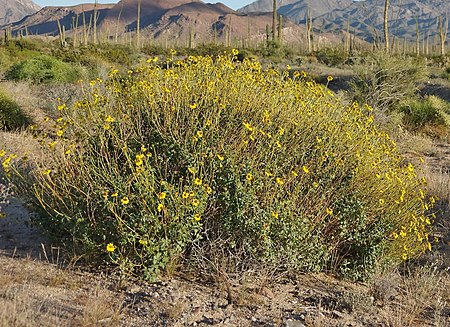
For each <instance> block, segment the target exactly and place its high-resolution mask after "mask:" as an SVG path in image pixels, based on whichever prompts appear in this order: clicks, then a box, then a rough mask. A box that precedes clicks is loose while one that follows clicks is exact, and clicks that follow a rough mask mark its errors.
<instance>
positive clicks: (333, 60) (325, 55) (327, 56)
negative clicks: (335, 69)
mask: <svg viewBox="0 0 450 327" xmlns="http://www.w3.org/2000/svg"><path fill="white" fill-rule="evenodd" d="M314 55H315V56H316V58H317V60H318V61H319V62H321V63H323V64H325V65H329V66H338V65H343V64H344V63H345V62H346V60H347V58H348V54H347V52H346V51H344V49H343V48H342V47H338V46H335V47H328V48H323V49H320V50H317V51H316V52H315V53H314Z"/></svg>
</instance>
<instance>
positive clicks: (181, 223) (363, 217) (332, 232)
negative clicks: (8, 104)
mask: <svg viewBox="0 0 450 327" xmlns="http://www.w3.org/2000/svg"><path fill="white" fill-rule="evenodd" d="M234 54H236V51H234ZM168 60H169V61H170V59H168ZM163 67H164V68H163ZM167 67H170V68H167ZM58 109H59V111H60V113H61V116H60V117H59V118H57V119H56V121H55V122H54V124H55V129H54V130H51V131H50V130H47V131H45V134H40V135H37V137H39V139H40V142H41V144H42V148H41V151H42V155H41V156H37V157H38V158H45V160H43V161H39V162H21V161H18V162H16V161H15V159H14V158H13V157H12V156H14V154H9V155H5V159H4V160H3V168H4V169H6V170H7V171H8V172H9V175H10V176H11V178H12V179H13V180H14V181H15V184H17V185H18V188H19V189H20V190H21V192H22V193H23V194H27V195H28V196H29V197H30V199H31V200H33V201H34V203H35V204H36V205H37V207H38V208H40V211H41V213H42V217H40V218H39V219H38V220H36V223H38V224H40V225H41V227H43V228H44V229H45V230H47V231H48V232H49V233H50V234H51V235H53V236H55V237H56V238H57V239H58V240H59V241H61V242H63V243H65V244H69V245H71V246H72V247H73V249H74V250H75V251H76V252H78V253H82V254H85V255H86V256H87V255H88V254H89V255H91V256H92V255H94V257H97V258H100V259H102V258H103V259H104V260H109V261H111V262H113V263H115V264H117V265H118V266H119V267H120V268H121V269H123V270H125V271H127V272H134V273H140V274H143V275H144V276H146V277H147V278H153V277H154V276H156V275H157V274H158V273H160V272H161V271H163V270H165V269H167V268H168V267H174V266H175V264H176V263H178V262H180V261H179V260H180V259H185V260H189V259H190V258H193V257H196V258H197V259H198V257H199V256H195V254H196V253H202V254H203V255H204V256H203V260H204V262H203V264H205V263H207V262H214V261H216V259H218V258H216V257H214V256H215V255H216V254H217V253H218V252H217V251H215V248H216V247H217V246H218V244H220V246H221V250H222V252H223V253H229V254H230V255H231V254H232V257H235V258H237V262H239V263H240V264H241V265H243V266H245V265H246V264H248V263H249V262H253V260H256V262H260V263H264V264H270V265H273V267H283V268H284V269H300V270H311V271H321V270H332V271H334V272H338V273H344V274H346V275H347V276H351V277H354V278H364V277H365V276H367V275H368V274H370V273H371V271H372V270H373V268H374V267H375V266H376V265H377V264H385V265H392V264H397V263H400V262H402V261H403V260H407V259H409V258H414V257H416V256H418V255H420V254H421V253H422V252H424V251H425V250H426V249H428V248H429V247H430V244H429V242H428V237H427V233H428V229H429V227H428V225H429V224H430V221H429V219H428V218H427V217H426V216H425V213H424V212H425V209H427V208H428V204H427V202H426V201H425V199H424V198H425V189H424V187H425V185H424V181H423V180H422V179H420V178H418V177H417V175H416V170H415V168H414V167H413V166H412V165H407V166H402V165H401V164H400V162H401V160H400V157H399V155H398V152H397V150H396V146H395V142H393V141H392V140H391V139H390V138H389V137H388V135H387V134H385V133H383V132H381V131H379V130H377V128H376V127H375V126H374V124H373V116H372V111H371V108H370V107H367V106H364V107H360V106H358V105H357V104H356V103H355V104H352V105H349V106H345V105H343V104H342V103H341V101H340V100H339V99H338V98H337V97H335V96H334V94H333V93H332V92H331V91H329V90H327V89H326V88H325V87H324V86H322V85H319V84H316V83H314V82H312V81H306V80H304V79H303V77H302V75H301V74H300V73H296V74H295V75H294V76H293V77H292V78H290V77H289V74H288V72H279V71H278V70H275V69H268V70H263V69H262V68H261V64H260V63H259V62H257V61H253V60H244V61H243V62H242V63H241V62H239V61H236V60H235V58H232V56H223V55H222V56H218V57H214V58H212V57H208V56H207V57H194V56H191V57H189V58H187V59H186V60H184V61H177V62H175V63H174V64H173V65H172V66H170V65H167V64H166V62H165V61H163V62H162V63H161V64H160V63H159V61H158V60H157V58H153V59H152V58H151V59H149V60H148V63H146V64H145V65H142V66H140V67H138V68H137V69H135V70H134V71H129V73H128V75H125V76H121V75H119V74H118V73H117V71H116V70H114V71H112V72H111V74H110V77H109V78H108V79H107V80H106V81H102V80H96V81H92V82H91V83H90V86H89V88H88V90H87V93H86V96H85V98H84V99H80V100H79V101H77V102H76V103H75V104H74V105H73V106H70V105H67V106H66V105H65V104H61V105H60V106H59V107H58ZM51 125H52V124H50V126H51ZM198 263H199V261H197V264H198ZM200 264H201V263H200Z"/></svg>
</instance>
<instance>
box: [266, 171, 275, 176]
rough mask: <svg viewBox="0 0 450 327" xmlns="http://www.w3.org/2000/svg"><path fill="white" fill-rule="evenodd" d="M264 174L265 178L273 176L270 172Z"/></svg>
mask: <svg viewBox="0 0 450 327" xmlns="http://www.w3.org/2000/svg"><path fill="white" fill-rule="evenodd" d="M264 173H265V174H266V176H267V177H272V176H273V174H272V173H271V172H270V171H266V172H264Z"/></svg>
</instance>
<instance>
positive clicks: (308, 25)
mask: <svg viewBox="0 0 450 327" xmlns="http://www.w3.org/2000/svg"><path fill="white" fill-rule="evenodd" d="M305 20H306V40H307V42H308V53H311V52H312V51H313V49H312V40H311V32H312V16H311V9H310V8H309V7H308V11H307V12H306V19H305Z"/></svg>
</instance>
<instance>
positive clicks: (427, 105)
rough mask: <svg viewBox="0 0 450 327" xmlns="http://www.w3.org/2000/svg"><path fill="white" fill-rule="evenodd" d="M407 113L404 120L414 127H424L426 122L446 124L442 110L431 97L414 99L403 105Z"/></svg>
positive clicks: (403, 109) (402, 108)
mask: <svg viewBox="0 0 450 327" xmlns="http://www.w3.org/2000/svg"><path fill="white" fill-rule="evenodd" d="M401 111H402V112H404V113H405V116H404V121H405V122H406V124H408V125H412V126H413V127H414V128H418V127H423V126H425V125H426V124H431V125H444V124H445V121H444V119H443V117H442V116H441V113H440V110H439V109H438V108H437V107H436V106H435V105H434V103H433V101H431V100H430V99H428V98H426V99H413V100H410V101H408V102H407V103H406V104H405V105H403V106H402V107H401Z"/></svg>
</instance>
